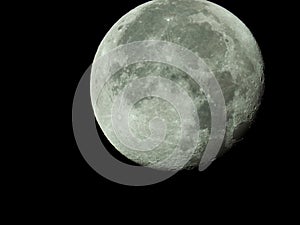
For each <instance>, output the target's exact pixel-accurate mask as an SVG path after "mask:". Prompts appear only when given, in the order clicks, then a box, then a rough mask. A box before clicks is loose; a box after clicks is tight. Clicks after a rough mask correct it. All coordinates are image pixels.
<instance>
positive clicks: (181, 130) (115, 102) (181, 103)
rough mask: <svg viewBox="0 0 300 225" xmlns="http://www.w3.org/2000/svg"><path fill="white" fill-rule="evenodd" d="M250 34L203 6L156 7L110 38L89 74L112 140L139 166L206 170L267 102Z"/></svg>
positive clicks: (191, 2)
mask: <svg viewBox="0 0 300 225" xmlns="http://www.w3.org/2000/svg"><path fill="white" fill-rule="evenodd" d="M263 79H264V78H263V61H262V57H261V54H260V50H259V48H258V45H257V43H256V41H255V39H254V38H253V36H252V34H251V32H250V31H249V30H248V28H247V27H246V26H245V25H244V24H243V23H242V22H241V21H240V20H239V19H238V18H237V17H235V16H234V15H233V14H231V13H230V12H229V11H227V10H225V9H224V8H222V7H220V6H217V5H216V4H214V3H211V2H208V1H202V0H155V1H151V2H148V3H146V4H143V5H141V6H139V7H137V8H135V9H134V10H132V11H131V12H129V13H128V14H126V15H125V16H124V17H122V18H121V19H120V20H119V21H118V22H117V23H116V24H115V25H114V26H113V27H112V28H111V30H110V31H109V32H108V33H107V35H106V36H105V38H104V40H103V41H102V42H101V44H100V46H99V49H98V51H97V53H96V56H95V59H94V63H93V68H92V73H91V83H90V88H91V90H90V91H91V99H92V106H93V109H94V113H95V116H96V118H97V121H98V123H99V125H100V127H101V129H102V130H103V132H104V134H105V136H106V137H107V138H108V139H109V141H110V142H111V143H112V144H113V145H114V146H115V148H116V149H117V150H118V151H120V152H121V153H122V154H123V155H125V156H126V157H127V158H129V159H131V160H133V161H135V162H137V163H139V164H140V165H143V166H147V167H151V168H155V169H161V170H178V169H181V168H193V167H195V166H198V165H199V164H200V169H201V168H202V169H205V168H206V167H207V166H208V165H209V164H210V162H211V161H212V160H214V159H215V158H216V157H217V155H218V154H221V153H223V152H225V151H226V150H228V149H230V147H231V146H232V144H234V143H235V142H236V141H239V140H240V139H241V138H242V137H243V133H244V132H245V131H246V130H247V129H248V128H249V126H250V125H251V122H252V121H253V119H254V116H255V113H256V111H257V109H258V107H259V104H260V100H261V96H262V94H263V82H264V80H263Z"/></svg>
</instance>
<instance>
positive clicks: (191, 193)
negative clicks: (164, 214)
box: [49, 0, 297, 209]
mask: <svg viewBox="0 0 300 225" xmlns="http://www.w3.org/2000/svg"><path fill="white" fill-rule="evenodd" d="M144 2H146V1H141V0H139V1H138V0H130V1H125V0H123V1H118V2H111V4H110V3H107V2H101V1H98V3H97V4H95V3H82V2H79V3H75V2H74V3H72V4H71V5H68V6H57V7H55V10H54V11H53V14H52V13H51V18H52V19H51V20H50V21H49V26H51V24H53V23H52V22H55V25H53V26H54V27H52V30H53V31H54V36H53V40H52V43H54V46H55V47H57V48H54V49H55V51H56V52H55V53H54V55H55V56H57V59H58V61H59V62H61V65H60V72H59V73H56V74H55V79H57V83H58V86H59V88H61V89H62V90H63V92H64V94H63V95H60V96H59V98H60V100H63V103H62V106H63V107H60V110H62V108H64V109H65V108H66V111H64V112H66V118H68V119H66V120H64V119H62V122H61V123H63V124H66V123H67V125H66V126H67V129H66V130H63V131H61V132H62V134H61V133H60V131H58V132H59V133H58V135H59V143H60V145H58V147H57V150H58V153H57V155H56V157H57V159H58V161H59V163H58V164H57V166H58V165H59V169H58V170H59V172H58V173H57V174H56V175H55V179H54V180H55V182H56V183H55V185H54V189H55V190H56V191H57V192H58V193H59V194H61V195H62V196H64V198H68V199H69V200H70V201H74V202H77V201H79V200H83V201H85V200H90V201H92V202H94V203H96V204H107V207H112V209H113V207H114V203H116V202H118V203H119V202H120V201H122V200H125V202H127V203H128V202H129V203H133V204H137V205H144V204H146V205H147V204H151V203H153V202H154V203H156V204H159V205H160V204H162V205H163V204H170V201H171V202H174V203H175V202H176V203H178V207H180V205H182V204H181V203H180V204H179V202H183V205H185V206H184V207H186V206H188V205H189V204H196V205H198V204H199V206H200V205H201V201H203V200H204V199H205V200H209V201H213V202H214V201H215V199H220V200H224V201H223V203H224V204H227V203H228V204H229V203H230V204H232V201H236V200H237V201H241V202H244V201H250V202H252V203H255V204H256V206H257V207H262V208H263V207H264V206H263V205H264V204H267V205H272V204H273V203H274V204H275V203H276V202H278V201H280V200H288V199H291V198H292V197H291V196H289V195H290V193H291V190H292V189H294V188H295V187H294V186H293V185H294V182H295V181H296V177H297V176H296V175H295V170H293V169H292V168H291V165H290V163H289V162H290V161H291V160H292V158H293V156H292V155H293V154H294V152H295V151H296V149H295V148H294V147H293V146H292V145H291V139H292V134H293V133H295V131H292V130H291V129H289V128H290V125H293V123H294V121H293V116H292V114H290V113H291V112H290V111H289V109H291V108H293V106H294V105H295V104H297V103H296V102H293V101H291V102H289V101H290V100H287V99H290V98H289V97H288V96H290V95H293V90H294V89H293V88H291V85H292V84H291V83H293V82H291V80H290V77H291V76H292V74H293V73H292V72H290V71H289V66H288V64H287V63H286V61H290V60H291V59H290V58H292V56H291V55H289V54H287V53H284V52H285V50H286V49H287V48H290V47H289V44H290V42H292V41H291V39H290V38H289V37H290V36H293V35H292V33H293V32H292V28H289V26H288V22H287V21H289V20H290V18H289V17H288V16H290V15H286V16H285V14H284V13H285V12H286V10H285V8H284V7H285V5H283V4H277V3H276V2H275V1H273V2H272V3H267V2H264V1H246V0H244V1H240V0H227V1H222V0H213V1H212V2H214V3H217V4H219V5H221V6H223V7H225V8H226V9H228V10H229V11H231V12H232V13H233V14H235V15H236V16H237V17H239V18H240V19H241V20H242V21H243V22H244V23H245V24H246V25H247V26H248V28H249V29H250V30H251V31H252V33H253V35H254V37H255V38H256V40H257V42H258V44H259V46H260V48H261V51H262V55H263V58H264V62H265V83H266V88H265V94H264V96H263V100H262V106H261V108H260V110H259V112H258V114H257V119H256V122H255V123H254V124H253V126H252V128H251V130H250V131H249V132H248V133H247V135H246V136H245V138H244V140H243V141H242V142H240V143H239V144H238V145H236V146H235V147H234V148H233V149H232V150H231V151H230V152H229V153H227V154H226V155H224V156H223V157H221V158H219V159H218V160H216V161H215V162H214V163H213V164H212V165H211V166H210V167H209V168H208V169H207V170H206V171H204V172H201V173H199V172H198V171H197V170H195V171H181V172H179V173H177V174H176V175H175V176H173V177H171V178H170V179H168V180H166V181H164V182H162V183H159V184H155V185H151V186H145V187H130V186H124V185H120V184H116V183H113V182H111V181H109V180H106V179H105V178H103V177H101V176H100V175H98V174H97V173H96V172H95V171H93V169H92V168H91V167H90V166H89V165H88V164H87V163H86V162H85V161H84V159H83V158H82V156H81V154H80V152H79V150H78V148H77V145H76V142H75V138H74V136H73V131H72V123H71V110H72V101H73V97H74V93H75V90H76V87H77V85H78V82H79V80H80V78H81V76H82V75H83V73H84V72H85V70H86V69H87V68H88V67H89V65H90V64H91V63H92V60H93V57H94V55H95V53H96V50H97V48H98V46H99V44H100V42H101V40H102V39H103V37H104V36H105V34H106V33H107V32H108V31H109V29H110V28H111V26H112V25H113V24H114V23H115V22H116V21H117V20H118V19H119V18H120V17H121V16H123V15H124V14H125V13H127V12H128V11H130V10H131V9H133V8H134V7H136V6H138V5H140V4H142V3H144ZM284 18H285V19H284ZM287 39H288V40H289V41H286V40H287ZM62 77H63V79H61V78H62ZM66 87H67V88H66ZM290 105H293V106H290ZM99 135H100V136H101V132H99ZM101 139H102V140H103V141H104V142H105V143H106V144H107V146H108V147H109V146H110V145H109V143H108V142H107V141H105V138H104V137H103V136H102V137H101ZM60 146H61V147H60ZM109 148H111V149H112V147H111V146H110V147H109ZM112 152H113V149H112ZM113 154H114V155H115V156H116V157H121V156H119V155H118V154H117V153H113ZM121 158H122V157H121ZM291 164H292V163H291ZM287 190H288V191H287ZM224 198H225V199H224ZM105 199H108V200H105ZM97 202H98V203H97ZM108 205H110V206H108ZM119 206H120V205H115V207H119ZM122 207H126V206H122ZM168 207H170V206H168ZM223 207H224V206H223Z"/></svg>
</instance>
